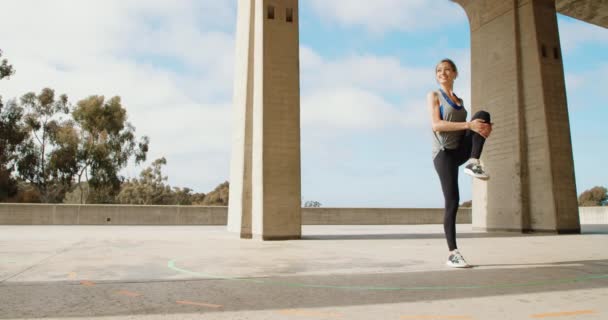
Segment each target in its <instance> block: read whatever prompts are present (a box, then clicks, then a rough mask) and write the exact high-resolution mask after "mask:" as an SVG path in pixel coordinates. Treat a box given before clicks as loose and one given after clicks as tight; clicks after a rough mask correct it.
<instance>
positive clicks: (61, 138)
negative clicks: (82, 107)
mask: <svg viewBox="0 0 608 320" xmlns="http://www.w3.org/2000/svg"><path fill="white" fill-rule="evenodd" d="M20 103H21V108H23V110H24V112H25V115H24V117H23V119H24V126H25V129H26V131H27V133H28V137H27V138H26V141H25V142H24V144H23V145H22V148H21V152H20V153H21V155H20V159H19V161H18V163H17V167H18V172H19V176H20V177H21V178H22V179H23V180H25V181H27V182H29V183H31V184H32V185H34V186H35V187H36V188H37V189H38V191H39V193H40V196H41V200H42V202H61V200H62V199H63V196H64V195H65V193H66V192H67V191H69V189H70V187H71V185H72V177H73V175H74V174H75V172H76V168H75V161H74V160H73V157H74V156H75V145H74V134H73V133H74V128H73V123H72V122H70V121H68V120H64V118H63V116H64V115H67V114H68V113H69V110H70V108H69V104H68V97H67V96H66V95H65V94H63V95H61V96H59V99H55V92H54V91H53V90H52V89H49V88H44V89H42V91H41V92H40V94H38V95H36V94H35V93H33V92H29V93H26V94H25V95H23V96H22V97H21V100H20Z"/></svg>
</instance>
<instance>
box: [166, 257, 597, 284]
mask: <svg viewBox="0 0 608 320" xmlns="http://www.w3.org/2000/svg"><path fill="white" fill-rule="evenodd" d="M167 267H168V268H169V269H171V270H173V271H176V272H179V273H183V274H188V275H191V276H197V277H201V278H211V279H216V280H230V281H242V282H251V283H260V284H267V285H275V286H285V287H300V288H325V289H343V290H369V291H423V290H428V291H432V290H463V289H498V288H519V287H538V286H548V285H556V284H568V283H576V282H583V281H592V280H602V279H604V280H608V274H598V275H592V276H586V277H578V278H571V279H555V280H543V281H530V282H520V283H503V284H489V285H467V286H421V287H376V286H338V285H324V284H306V283H295V282H284V281H275V280H260V279H251V278H239V277H228V276H217V275H211V274H205V273H200V272H195V271H190V270H186V269H182V268H179V267H177V266H176V265H175V259H174V260H169V262H168V263H167Z"/></svg>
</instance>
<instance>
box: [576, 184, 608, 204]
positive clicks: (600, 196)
mask: <svg viewBox="0 0 608 320" xmlns="http://www.w3.org/2000/svg"><path fill="white" fill-rule="evenodd" d="M607 191H608V190H607V189H606V188H605V187H600V186H596V187H593V188H591V189H589V190H585V191H583V193H581V194H580V196H579V197H578V205H579V206H581V207H593V206H605V205H608V194H607Z"/></svg>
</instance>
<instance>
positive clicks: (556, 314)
mask: <svg viewBox="0 0 608 320" xmlns="http://www.w3.org/2000/svg"><path fill="white" fill-rule="evenodd" d="M595 313H596V312H595V311H593V310H577V311H563V312H550V313H539V314H533V315H531V316H530V318H535V319H541V318H553V317H571V316H578V315H582V314H595Z"/></svg>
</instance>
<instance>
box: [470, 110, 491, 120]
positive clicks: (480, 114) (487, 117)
mask: <svg viewBox="0 0 608 320" xmlns="http://www.w3.org/2000/svg"><path fill="white" fill-rule="evenodd" d="M472 119H473V120H474V119H482V120H484V121H485V122H488V123H489V122H492V121H491V120H490V113H489V112H487V111H484V110H480V111H477V112H475V114H474V115H473V118H472Z"/></svg>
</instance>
